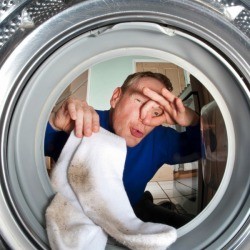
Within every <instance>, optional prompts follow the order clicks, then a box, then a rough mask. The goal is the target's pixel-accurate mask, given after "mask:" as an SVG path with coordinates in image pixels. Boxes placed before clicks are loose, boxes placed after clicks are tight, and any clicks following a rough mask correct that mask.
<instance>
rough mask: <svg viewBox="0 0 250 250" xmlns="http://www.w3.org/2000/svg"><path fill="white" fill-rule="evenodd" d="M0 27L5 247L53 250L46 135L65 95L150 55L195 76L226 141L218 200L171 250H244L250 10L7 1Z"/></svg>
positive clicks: (219, 2) (195, 2) (221, 1)
mask: <svg viewBox="0 0 250 250" xmlns="http://www.w3.org/2000/svg"><path fill="white" fill-rule="evenodd" d="M0 22H1V23H0V32H1V33H0V34H1V35H0V64H1V69H0V84H1V85H0V86H1V91H0V100H1V104H0V115H1V120H0V123H1V124H0V130H1V133H0V143H1V144H0V148H1V150H0V154H1V158H0V159H1V174H0V176H1V193H0V206H1V207H0V226H1V228H0V232H1V237H2V244H3V245H5V246H6V247H11V248H13V249H49V243H48V239H47V236H46V230H45V221H44V213H45V209H46V207H47V206H48V204H49V201H50V199H51V198H52V197H53V194H54V193H53V190H52V188H51V185H50V181H49V177H48V174H47V171H46V167H45V158H44V151H43V148H44V134H45V130H46V124H47V121H48V117H49V114H50V112H51V110H52V108H53V106H54V104H55V103H56V101H57V99H58V98H59V96H60V95H61V94H62V92H63V91H64V89H65V88H66V87H67V86H68V85H69V83H71V82H72V81H73V80H74V79H75V78H77V77H78V76H79V75H80V74H81V73H82V72H84V71H86V70H87V69H89V68H90V67H92V66H93V65H96V64H97V63H99V62H104V61H106V60H109V59H112V58H117V57H124V56H136V57H137V56H138V57H140V56H146V57H153V58H157V59H159V60H160V61H167V62H170V63H173V64H176V65H178V66H180V67H182V68H183V69H185V70H186V71H187V72H189V73H190V74H192V75H193V76H195V78H196V79H198V80H199V81H200V82H201V83H202V84H203V85H204V86H205V87H206V88H207V90H208V91H209V92H210V94H211V95H212V96H213V98H214V100H215V101H216V103H217V105H218V107H219V109H220V110H221V113H222V115H223V118H224V122H225V127H226V130H227V136H228V157H227V163H226V168H225V173H224V177H223V179H222V182H221V184H220V186H219V189H218V191H217V192H216V195H215V196H214V198H213V199H212V201H211V202H210V203H209V204H208V206H207V207H206V208H205V209H204V210H203V211H202V212H201V213H200V214H199V215H198V216H196V218H195V219H193V220H192V221H191V222H190V223H188V224H187V225H185V226H184V227H182V228H180V229H178V239H177V241H176V242H175V243H174V244H173V245H172V246H171V249H222V248H224V249H234V248H237V247H239V248H244V247H245V246H247V244H248V243H249V242H250V241H249V240H248V234H249V207H250V199H249V187H250V186H249V183H250V167H249V142H250V133H249V127H250V126H249V124H250V92H249V89H250V84H249V83H250V53H249V51H250V40H249V39H250V10H249V1H247V0H242V1H239V0H234V1H233V0H214V1H209V0H168V1H159V0H126V1H123V0H116V1H113V0H106V1H102V0H94V1H93V0H91V1H90V0H85V1H79V0H78V1H77V0H76V1H74V0H71V1H68V0H43V1H42V0H38V1H30V0H29V1H28V0H26V1H25V0H22V1H18V0H12V1H10V0H6V1H1V3H0ZM103 88H105V86H103ZM110 247H111V246H109V245H107V249H108V248H110ZM117 248H118V247H117Z"/></svg>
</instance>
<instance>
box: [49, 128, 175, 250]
mask: <svg viewBox="0 0 250 250" xmlns="http://www.w3.org/2000/svg"><path fill="white" fill-rule="evenodd" d="M125 158H126V143H125V140H124V139H122V138H121V137H118V136H117V135H114V134H112V133H110V132H108V131H106V130H104V129H102V128H101V130H100V132H98V133H95V134H93V135H92V136H91V137H84V138H82V139H79V138H76V137H75V136H74V134H73V133H71V135H70V137H69V139H68V141H67V143H66V145H65V147H64V148H63V151H62V153H61V155H60V157H59V159H58V162H57V164H56V167H55V169H54V170H53V172H52V176H51V182H52V185H53V187H54V189H55V191H56V192H57V194H56V196H55V198H54V199H53V201H52V202H51V204H50V206H49V207H48V209H47V211H46V223H47V233H48V237H49V242H50V245H51V248H52V249H88V250H89V249H95V250H98V249H100V250H101V249H104V248H105V246H106V242H107V234H108V235H110V236H112V237H113V238H115V239H116V240H117V241H119V242H120V243H122V244H123V245H125V246H127V247H129V248H130V249H135V250H136V249H143V250H147V249H148V250H150V249H152V250H157V249H166V248H167V247H168V246H169V245H171V244H172V243H173V242H174V241H175V240H176V237H177V234H176V230H175V229H174V228H173V227H170V226H167V225H163V224H158V223H149V222H147V223H145V222H142V221H141V220H139V219H138V218H137V217H136V216H135V214H134V211H133V209H132V207H131V205H130V202H129V200H128V197H127V194H126V192H125V189H124V186H123V181H122V176H123V170H124V163H125Z"/></svg>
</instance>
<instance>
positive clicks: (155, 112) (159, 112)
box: [153, 110, 163, 117]
mask: <svg viewBox="0 0 250 250" xmlns="http://www.w3.org/2000/svg"><path fill="white" fill-rule="evenodd" d="M162 114H163V111H162V110H161V111H160V110H159V111H154V112H153V116H154V117H158V116H161V115H162Z"/></svg>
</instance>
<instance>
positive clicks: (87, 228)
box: [45, 135, 107, 250]
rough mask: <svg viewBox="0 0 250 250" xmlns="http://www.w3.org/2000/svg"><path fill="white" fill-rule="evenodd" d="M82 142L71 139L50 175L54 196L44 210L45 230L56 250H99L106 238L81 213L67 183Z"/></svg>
mask: <svg viewBox="0 0 250 250" xmlns="http://www.w3.org/2000/svg"><path fill="white" fill-rule="evenodd" d="M80 143H81V139H79V138H77V137H75V136H74V135H71V136H70V137H69V139H68V141H67V142H66V144H65V146H64V148H63V150H62V152H61V154H60V157H59V159H58V161H57V163H56V165H55V167H54V168H53V171H52V173H51V184H52V187H53V189H54V191H55V192H57V194H56V195H55V197H54V198H53V200H52V202H51V204H50V205H49V207H48V208H47V210H46V214H45V217H46V230H47V235H48V239H49V243H50V247H51V248H52V249H53V250H55V249H58V250H64V249H79V250H82V249H88V250H97V249H98V250H99V249H100V250H102V249H105V246H106V243H107V234H106V233H105V232H104V231H103V230H102V229H101V228H100V227H99V226H97V225H96V224H94V223H93V222H92V220H91V219H89V218H88V217H87V216H86V215H85V214H84V212H83V210H82V207H81V206H80V204H79V202H78V199H77V197H76V196H75V193H74V192H73V191H72V188H71V186H70V185H69V183H68V177H67V171H68V166H69V163H70V162H71V159H72V157H73V155H74V153H75V150H76V149H77V147H78V146H79V144H80Z"/></svg>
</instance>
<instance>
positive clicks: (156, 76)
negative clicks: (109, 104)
mask: <svg viewBox="0 0 250 250" xmlns="http://www.w3.org/2000/svg"><path fill="white" fill-rule="evenodd" d="M143 77H151V78H154V79H156V80H158V81H160V82H161V83H163V84H164V86H165V87H166V88H167V89H168V90H169V91H172V90H173V86H172V83H171V82H170V80H169V79H168V78H167V77H166V76H165V75H163V74H161V73H153V72H151V71H145V72H137V73H134V74H131V75H129V76H128V77H127V78H126V80H125V81H124V83H123V84H122V86H121V89H122V91H123V92H125V91H126V90H127V89H128V88H129V87H130V86H131V85H133V84H135V83H137V82H138V81H139V80H140V79H141V78H143Z"/></svg>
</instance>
